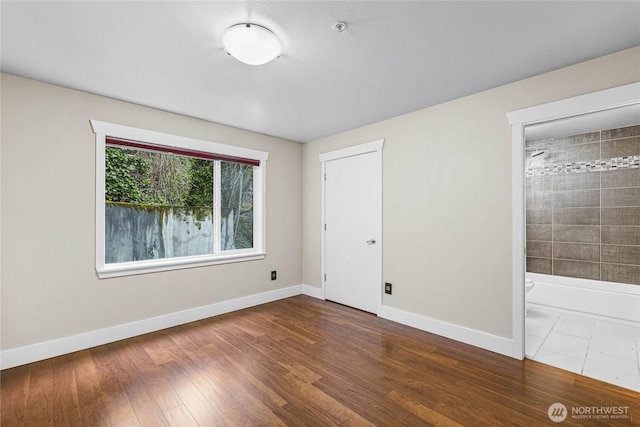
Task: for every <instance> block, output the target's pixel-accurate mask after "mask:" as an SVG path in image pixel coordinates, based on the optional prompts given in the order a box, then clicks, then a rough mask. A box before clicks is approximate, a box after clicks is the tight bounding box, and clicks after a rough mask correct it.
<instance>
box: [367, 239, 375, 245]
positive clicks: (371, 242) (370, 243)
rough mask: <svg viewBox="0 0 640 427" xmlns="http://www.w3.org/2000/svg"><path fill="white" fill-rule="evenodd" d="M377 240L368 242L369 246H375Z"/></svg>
mask: <svg viewBox="0 0 640 427" xmlns="http://www.w3.org/2000/svg"><path fill="white" fill-rule="evenodd" d="M375 244H376V239H371V240H367V245H375Z"/></svg>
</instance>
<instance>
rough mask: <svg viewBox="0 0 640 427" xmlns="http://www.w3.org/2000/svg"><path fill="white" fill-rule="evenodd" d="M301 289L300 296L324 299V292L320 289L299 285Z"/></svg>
mask: <svg viewBox="0 0 640 427" xmlns="http://www.w3.org/2000/svg"><path fill="white" fill-rule="evenodd" d="M300 286H301V287H302V295H308V296H310V297H314V298H318V299H324V292H322V288H316V287H315V286H309V285H300Z"/></svg>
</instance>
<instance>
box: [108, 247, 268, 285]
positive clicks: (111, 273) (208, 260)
mask: <svg viewBox="0 0 640 427" xmlns="http://www.w3.org/2000/svg"><path fill="white" fill-rule="evenodd" d="M265 256H266V254H265V253H264V252H250V253H247V252H244V253H234V254H228V255H215V256H213V255H206V256H196V257H184V258H170V259H158V260H149V261H135V262H122V263H118V264H108V265H98V266H96V272H97V274H98V277H99V278H100V279H108V278H110V277H120V276H133V275H136V274H146V273H156V272H159V271H170V270H181V269H184V268H194V267H205V266H209V265H218V264H229V263H232V262H242V261H254V260H259V259H264V257H265Z"/></svg>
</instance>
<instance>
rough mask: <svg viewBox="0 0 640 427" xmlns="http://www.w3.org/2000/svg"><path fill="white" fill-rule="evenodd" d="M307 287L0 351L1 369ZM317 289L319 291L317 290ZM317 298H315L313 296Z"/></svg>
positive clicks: (228, 309) (258, 301) (264, 294)
mask: <svg viewBox="0 0 640 427" xmlns="http://www.w3.org/2000/svg"><path fill="white" fill-rule="evenodd" d="M305 288H312V287H311V286H306V285H296V286H291V287H288V288H283V289H276V290H273V291H268V292H263V293H260V294H255V295H249V296H246V297H242V298H237V299H233V300H229V301H222V302H218V303H214V304H210V305H206V306H203V307H196V308H192V309H188V310H183V311H178V312H175V313H169V314H165V315H162V316H157V317H152V318H149V319H144V320H139V321H136V322H131V323H125V324H123V325H117V326H112V327H109V328H104V329H98V330H96V331H91V332H85V333H82V334H78V335H72V336H69V337H64V338H59V339H55V340H51V341H45V342H41V343H37V344H32V345H28V346H24V347H18V348H12V349H9V350H4V351H2V352H0V369H7V368H12V367H14V366H20V365H24V364H27V363H31V362H36V361H38V360H44V359H48V358H50V357H55V356H60V355H63V354H67V353H72V352H74V351H79V350H84V349H87V348H91V347H95V346H98V345H102V344H107V343H110V342H114V341H118V340H122V339H126V338H131V337H135V336H138V335H142V334H147V333H150V332H155V331H159V330H161V329H166V328H170V327H173V326H178V325H182V324H185V323H189V322H194V321H196V320H201V319H206V318H208V317H212V316H218V315H220V314H225V313H230V312H232V311H236V310H241V309H243V308H249V307H253V306H256V305H260V304H265V303H268V302H272V301H277V300H280V299H284V298H289V297H292V296H295V295H300V294H302V293H304V294H305V295H311V293H313V292H314V291H313V289H312V290H310V291H308V292H309V293H306V292H304V290H305ZM314 289H318V288H314ZM311 296H315V295H311Z"/></svg>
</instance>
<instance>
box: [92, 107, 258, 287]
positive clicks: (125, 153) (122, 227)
mask: <svg viewBox="0 0 640 427" xmlns="http://www.w3.org/2000/svg"><path fill="white" fill-rule="evenodd" d="M91 125H92V127H93V130H94V132H95V134H96V271H97V273H98V276H99V277H101V278H104V277H113V276H122V275H130V274H140V273H147V272H155V271H163V270H173V269H178V268H188V267H197V266H202V265H212V264H219V263H226V262H237V261H245V260H254V259H261V258H264V256H265V252H264V224H265V219H264V206H263V205H264V178H265V176H266V160H267V158H268V153H265V152H262V151H256V150H250V149H245V148H239V147H233V146H228V145H222V144H216V143H212V142H208V141H201V140H196V139H191V138H185V137H180V136H174V135H168V134H163V133H159V132H152V131H146V130H141V129H136V128H131V127H126V126H120V125H114V124H110V123H104V122H99V121H96V120H92V121H91Z"/></svg>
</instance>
